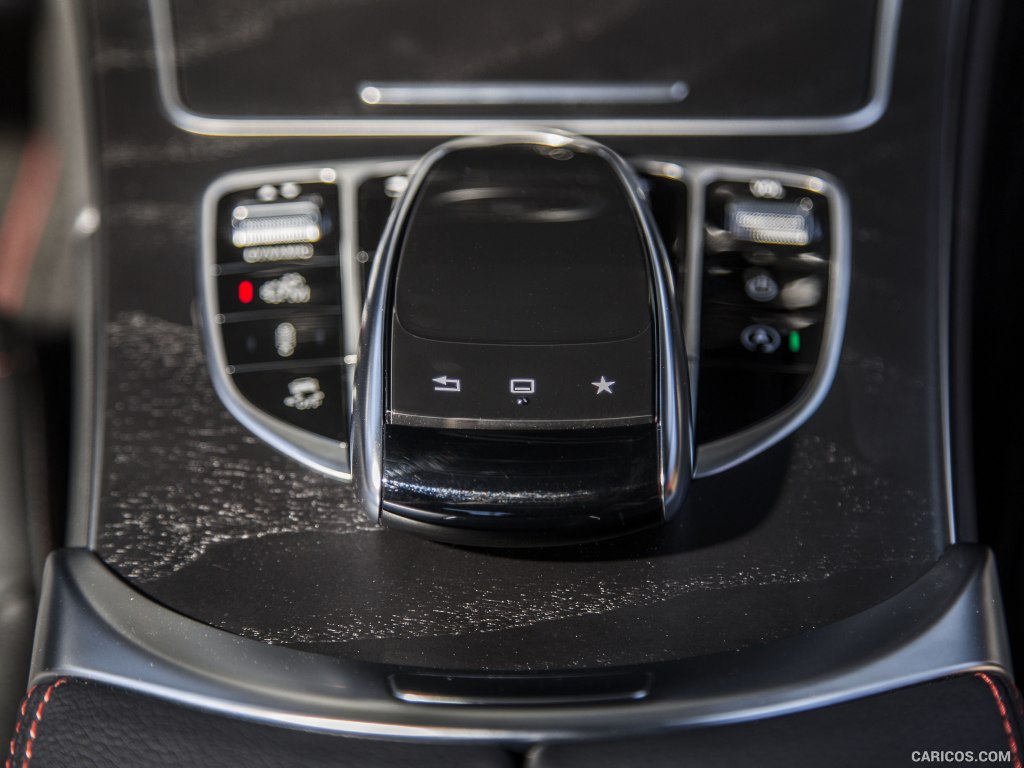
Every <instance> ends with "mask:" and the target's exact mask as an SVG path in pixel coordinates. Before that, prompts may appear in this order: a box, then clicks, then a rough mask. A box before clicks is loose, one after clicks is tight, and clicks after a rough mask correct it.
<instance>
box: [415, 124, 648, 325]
mask: <svg viewBox="0 0 1024 768" xmlns="http://www.w3.org/2000/svg"><path fill="white" fill-rule="evenodd" d="M646 263H647V257H646V254H645V251H644V247H643V243H642V240H641V238H640V235H639V232H638V227H637V222H636V220H635V214H634V211H633V208H632V207H631V205H630V201H629V200H628V198H627V195H626V190H625V187H624V185H623V183H622V181H621V180H620V179H619V178H618V177H617V175H616V172H615V169H614V168H613V167H612V166H611V165H609V163H608V162H606V161H605V160H604V159H602V158H600V157H596V156H594V155H589V154H583V153H573V152H571V151H569V150H567V149H561V148H552V147H543V146H538V145H533V144H524V145H520V146H511V147H510V146H504V147H501V148H500V149H492V148H485V149H464V150H461V151H456V152H453V153H451V154H449V155H447V156H446V157H444V158H442V159H441V160H439V161H438V162H437V164H436V165H435V167H434V168H433V169H432V171H431V174H430V175H429V177H428V178H427V179H426V180H425V182H424V185H423V187H422V189H420V190H419V192H418V194H417V196H416V201H415V203H414V208H413V210H412V212H411V216H410V219H409V223H408V226H407V228H406V238H405V241H404V242H403V243H402V246H401V257H400V259H399V269H398V276H397V282H396V285H395V312H396V320H397V321H398V323H399V324H400V325H401V326H402V328H404V329H405V331H407V332H408V333H410V334H412V335H414V336H419V337H421V338H425V339H431V340H435V341H456V342H475V343H486V344H566V343H569V344H573V343H586V342H591V343H593V342H607V341H621V340H624V339H628V338H632V337H634V336H637V335H638V334H640V333H642V332H643V331H644V330H645V329H646V328H647V327H648V325H649V324H650V310H649V301H648V277H647V272H646V269H647V266H646Z"/></svg>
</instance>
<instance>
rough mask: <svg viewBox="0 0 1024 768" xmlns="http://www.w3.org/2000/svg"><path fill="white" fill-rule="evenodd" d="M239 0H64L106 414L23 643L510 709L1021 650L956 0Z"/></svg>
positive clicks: (945, 669) (1003, 664) (314, 698)
mask: <svg viewBox="0 0 1024 768" xmlns="http://www.w3.org/2000/svg"><path fill="white" fill-rule="evenodd" d="M68 5H70V4H68ZM63 7H64V9H65V10H67V6H63ZM249 11H251V9H250V8H249V4H243V3H241V2H240V0H216V2H210V0H206V2H204V3H201V4H200V3H194V2H191V1H190V0H150V2H149V3H147V4H142V3H138V4H131V3H123V2H118V0H96V1H95V2H89V3H85V4H83V5H82V6H81V7H76V8H75V11H74V13H75V17H74V18H75V20H76V21H75V25H74V32H75V36H73V37H72V38H69V40H70V41H71V42H73V43H74V45H75V50H77V51H78V55H79V57H80V61H81V62H83V63H84V64H83V66H84V67H85V71H86V78H85V82H84V83H83V84H82V94H81V95H82V98H83V103H84V105H85V109H84V115H85V117H84V118H83V119H84V124H83V128H84V130H85V131H86V135H88V136H89V137H90V156H91V157H94V158H95V162H94V165H93V166H92V167H91V168H90V169H89V172H88V178H89V180H90V185H91V186H90V189H91V193H90V194H91V199H90V200H89V201H88V205H89V206H91V207H90V210H92V211H93V212H94V213H95V214H98V222H99V223H98V226H97V227H95V228H86V229H87V230H88V231H85V233H84V235H83V241H82V242H83V254H84V255H83V260H84V261H85V263H86V264H87V265H88V269H87V273H88V286H89V291H88V294H87V297H86V299H85V301H84V304H85V309H86V314H87V316H88V325H87V326H85V327H86V328H87V329H88V332H87V334H86V336H84V337H83V346H82V349H83V350H84V352H85V354H84V355H83V364H84V367H83V368H82V371H81V375H82V379H83V389H82V398H81V405H82V418H83V421H82V427H81V428H82V430H83V431H84V432H87V433H88V434H89V435H95V436H96V437H95V439H94V440H93V441H92V442H89V441H83V443H82V448H81V450H79V452H78V454H77V456H76V467H77V470H78V473H79V475H78V481H79V482H78V485H77V487H78V489H79V492H78V493H77V495H76V498H75V499H74V505H75V506H74V508H73V518H72V521H71V531H70V539H69V542H68V549H66V550H64V551H62V552H60V553H57V554H56V555H55V556H54V557H53V558H52V560H51V564H50V568H49V570H48V576H47V586H46V594H45V597H44V603H43V607H42V613H41V625H40V630H39V635H38V638H37V640H38V642H37V646H38V650H37V654H36V657H35V660H34V666H33V675H34V679H35V680H36V681H45V680H50V679H53V678H54V677H56V676H59V675H62V674H73V675H75V676H80V677H85V678H86V679H93V680H98V681H103V682H106V683H111V684H114V685H117V686H122V687H126V688H131V689H133V690H136V691H140V692H143V693H146V694H148V695H152V696H157V697H161V698H164V699H169V700H173V701H177V702H180V703H185V704H187V705H189V706H197V707H200V708H204V709H209V710H217V711H221V712H225V713H229V714H233V715H238V716H242V717H246V718H249V719H253V720H257V721H262V722H272V723H277V724H283V725H289V726H297V727H302V728H307V729H313V730H322V731H338V732H346V733H356V734H369V735H376V736H395V737H404V738H405V737H407V738H435V737H441V738H446V739H449V740H478V741H488V740H490V741H501V742H503V743H512V742H515V743H520V744H530V743H536V742H541V741H547V740H554V739H568V738H581V737H584V736H589V735H594V734H599V733H602V731H603V730H604V731H606V730H607V729H609V728H614V729H615V730H616V732H649V731H653V730H659V729H667V728H673V727H679V726H692V725H698V724H710V723H717V722H726V721H736V720H743V719H752V718H757V717H763V716H767V715H771V714H778V713H782V712H789V711H796V710H799V709H804V708H807V707H809V706H814V705H821V704H827V703H833V702H838V701H843V700H847V699H851V698H856V697H859V696H863V695H867V694H869V693H876V692H880V691H885V690H890V689H893V688H897V687H900V686H904V685H908V684H911V683H914V682H920V681H924V680H930V679H935V678H938V677H942V676H944V675H947V674H952V673H955V672H960V671H964V670H974V669H988V670H993V671H1004V672H1005V671H1007V670H1008V668H1009V661H1008V656H1007V652H1006V648H1005V640H1004V637H1003V629H1002V623H1001V621H1002V620H1001V613H1000V610H1001V609H1000V606H999V597H998V589H997V587H996V586H995V582H994V575H993V567H992V562H991V557H990V555H988V553H987V552H986V550H984V549H983V548H980V547H978V546H976V545H972V544H971V543H970V541H971V530H970V524H969V522H967V521H966V520H965V518H964V517H963V516H962V515H961V514H960V511H959V509H958V506H957V496H956V493H957V484H958V483H959V482H960V480H959V476H958V474H957V473H958V472H959V469H958V468H957V467H956V466H954V463H953V461H952V458H951V456H952V446H951V441H952V440H953V437H952V435H953V432H952V430H951V420H952V419H953V418H954V414H955V405H956V393H955V392H953V391H951V385H950V381H951V378H950V370H949V366H950V361H949V348H950V340H949V327H950V326H949V323H950V318H949V314H948V311H949V291H948V280H949V274H950V265H951V260H952V259H953V258H954V257H955V254H954V250H953V246H952V241H951V234H950V227H951V224H950V215H949V214H950V210H949V206H950V201H951V200H952V199H954V196H955V195H956V190H957V185H958V177H957V174H958V173H959V172H960V171H959V170H958V169H959V168H960V166H959V165H958V163H959V162H960V156H959V155H958V150H957V144H956V137H957V136H958V135H959V131H960V129H961V127H962V126H961V124H960V122H959V118H958V115H959V111H958V110H960V108H961V97H962V88H963V82H964V79H965V78H968V77H969V76H970V72H971V71H972V69H971V68H972V67H974V66H975V65H976V63H975V59H974V58H973V57H972V56H973V52H972V51H971V50H969V49H968V43H969V41H970V37H969V34H968V30H969V29H970V25H968V24H966V23H965V19H968V18H975V16H973V15H972V14H975V13H976V10H975V9H974V6H973V4H971V3H968V2H962V1H961V0H943V1H942V2H931V1H926V0H906V1H905V2H900V1H899V0H877V1H876V0H863V1H858V2H850V3H844V4H842V6H841V7H831V4H822V3H819V2H812V1H811V0H786V2H784V3H780V4H777V6H773V7H772V8H771V9H766V8H764V7H762V4H759V3H755V2H751V1H750V0H729V2H722V3H713V4H706V3H696V2H692V3H691V2H682V3H680V2H660V1H659V2H648V3H606V4H597V6H596V7H595V6H594V4H593V3H589V4H582V3H576V2H565V3H559V4H557V7H554V8H552V7H550V4H548V5H545V6H544V7H543V8H542V7H540V6H539V5H537V4H536V3H534V2H532V0H531V2H527V3H508V4H504V5H500V6H497V7H494V8H489V9H488V10H486V11H485V10H484V9H483V8H482V7H481V8H477V7H476V6H475V5H473V4H461V3H454V2H444V3H441V4H440V5H438V4H436V3H435V4H431V6H430V7H429V9H428V8H427V7H426V6H423V7H421V6H420V5H418V4H415V3H410V2H407V1H406V0H387V2H377V3H371V4H365V5H356V6H349V5H339V4H335V3H330V2H317V1H314V2H309V3H304V4H287V5H284V4H282V5H274V6H271V7H268V8H266V9H261V10H260V12H259V13H249ZM243 18H244V21H243ZM468 30H472V31H473V33H472V34H469V33H468ZM140 40H141V41H142V45H141V47H140V42H139V41H140ZM638 50H642V51H644V55H642V56H636V55H634V54H635V52H636V51H638ZM969 53H971V54H972V55H968V54H969ZM627 54H628V55H627ZM327 73H330V76H328V74H327ZM114 649H117V652H114Z"/></svg>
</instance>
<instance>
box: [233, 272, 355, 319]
mask: <svg viewBox="0 0 1024 768" xmlns="http://www.w3.org/2000/svg"><path fill="white" fill-rule="evenodd" d="M217 289H218V297H219V300H220V304H219V307H218V309H219V311H220V313H221V314H225V315H229V314H235V313H239V312H266V311H272V310H276V309H304V308H307V307H309V308H313V307H316V308H323V307H337V306H338V305H340V304H341V281H340V277H339V275H338V269H337V268H336V267H319V268H303V269H275V270H261V271H259V272H252V273H242V274H229V275H221V276H220V277H219V278H218V281H217Z"/></svg>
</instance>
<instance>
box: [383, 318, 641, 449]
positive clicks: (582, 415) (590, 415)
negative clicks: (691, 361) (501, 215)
mask: <svg viewBox="0 0 1024 768" xmlns="http://www.w3.org/2000/svg"><path fill="white" fill-rule="evenodd" d="M393 343H394V346H395V347H396V348H399V349H400V351H401V354H400V355H395V356H394V357H393V358H392V362H391V365H392V380H391V403H390V409H389V415H388V419H389V422H390V423H392V424H403V425H409V426H430V425H432V426H444V427H450V428H463V429H481V428H500V427H504V426H508V427H525V428H529V427H530V426H537V427H541V426H547V427H548V428H553V427H554V426H556V425H561V426H563V427H565V428H571V427H572V426H574V425H580V424H585V425H588V426H614V425H628V424H645V423H649V422H651V421H652V420H653V416H652V414H653V409H654V392H653V390H652V383H651V376H650V373H649V371H650V368H651V366H652V365H653V364H654V361H653V347H654V342H653V338H652V334H651V331H650V329H647V330H645V331H644V332H642V333H641V334H639V335H638V336H635V337H633V338H631V339H626V340H624V341H617V342H605V343H600V344H568V345H557V346H556V345H530V344H523V345H514V344H468V343H451V342H443V341H434V340H428V339H423V338H419V337H416V336H413V335H412V334H410V333H408V332H407V331H405V330H404V329H402V328H400V327H398V326H397V324H396V327H395V329H394V342H393Z"/></svg>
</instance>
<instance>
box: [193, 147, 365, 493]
mask: <svg viewBox="0 0 1024 768" xmlns="http://www.w3.org/2000/svg"><path fill="white" fill-rule="evenodd" d="M336 175H337V174H336V171H335V170H334V169H333V168H325V167H322V166H318V167H312V168H309V167H306V168H287V169H281V168H275V169H268V170H250V171H241V172H238V173H232V174H229V175H227V176H222V177H220V178H219V179H217V180H216V181H214V182H213V184H211V185H210V186H209V187H208V188H207V190H206V192H205V193H204V194H203V202H202V225H201V226H202V230H201V231H202V247H201V249H200V254H201V257H200V259H199V292H198V293H199V300H198V304H199V316H200V318H201V319H202V322H201V326H202V337H203V346H204V348H205V350H206V356H207V363H208V364H207V369H208V370H209V372H210V378H211V379H212V381H213V388H214V390H215V391H216V392H217V395H218V396H219V397H220V399H221V402H223V403H224V405H225V407H226V408H227V409H228V411H230V413H231V415H232V416H234V417H235V418H236V419H238V421H240V422H241V423H242V424H243V425H244V426H245V427H246V428H247V429H249V431H251V432H252V433H253V434H255V435H256V436H258V437H260V438H261V439H263V440H264V441H266V442H267V443H269V444H270V445H272V446H273V447H274V448H276V449H277V450H279V451H281V452H282V453H285V454H287V455H289V456H292V457H294V458H296V459H298V460H299V461H301V462H302V463H303V464H306V465H307V466H310V467H312V468H313V469H316V470H319V471H320V472H323V473H324V474H326V475H329V476H331V477H334V478H337V479H339V480H351V479H352V475H351V472H350V471H349V458H348V447H347V446H346V445H345V444H344V443H341V442H337V441H334V440H329V439H328V438H326V437H322V436H320V435H315V434H313V433H311V432H307V431H306V430H303V429H299V428H297V427H294V426H292V425H291V424H288V423H287V422H285V421H281V420H280V419H277V418H274V417H272V416H270V415H269V414H267V413H265V412H264V411H262V410H260V409H259V408H257V407H256V406H254V405H253V404H252V403H250V402H249V400H247V399H246V398H245V397H244V396H243V395H242V393H241V392H239V391H238V387H237V386H235V383H234V381H233V380H232V377H231V374H230V373H229V370H233V369H230V367H229V365H228V362H227V356H226V355H225V352H224V337H223V334H221V333H220V331H219V330H218V329H219V327H220V323H219V322H218V318H219V317H220V314H219V307H218V306H217V285H216V282H217V276H218V274H219V270H218V268H217V258H216V252H217V206H218V203H219V202H220V199H221V198H222V197H223V196H224V195H226V194H228V193H230V192H232V191H235V190H238V189H245V188H246V187H259V186H262V185H263V184H276V183H285V182H296V183H309V182H321V183H322V182H332V181H334V180H335V178H336ZM338 213H339V220H340V211H339V212H338ZM254 266H259V265H254ZM343 282H345V280H344V278H343ZM343 311H344V310H343ZM349 314H351V313H349ZM350 324H351V321H350V320H347V319H346V318H345V317H344V315H343V317H342V329H343V331H342V338H343V343H345V342H346V341H347V338H348V335H349V334H346V333H345V331H344V329H345V327H346V326H348V325H350ZM350 351H351V350H350V349H345V350H344V351H343V354H347V353H349V352H350ZM310 362H311V363H313V362H315V361H310ZM342 394H343V397H344V398H345V401H348V395H347V394H346V393H342Z"/></svg>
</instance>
